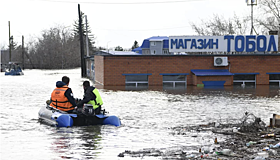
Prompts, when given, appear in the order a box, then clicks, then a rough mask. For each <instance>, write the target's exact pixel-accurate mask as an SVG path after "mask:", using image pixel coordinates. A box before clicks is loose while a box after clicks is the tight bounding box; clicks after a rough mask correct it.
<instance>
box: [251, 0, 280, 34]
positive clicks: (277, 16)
mask: <svg viewBox="0 0 280 160" xmlns="http://www.w3.org/2000/svg"><path fill="white" fill-rule="evenodd" d="M255 21H256V23H257V24H256V25H257V27H258V28H259V29H260V30H261V32H262V33H264V34H267V32H268V31H270V30H279V29H280V0H259V1H258V10H257V18H256V19H255Z"/></svg>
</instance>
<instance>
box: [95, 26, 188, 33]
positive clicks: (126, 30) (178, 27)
mask: <svg viewBox="0 0 280 160" xmlns="http://www.w3.org/2000/svg"><path fill="white" fill-rule="evenodd" d="M186 27H191V26H181V27H172V28H157V29H156V28H154V29H140V30H118V29H106V28H93V29H99V30H108V31H132V32H134V31H154V30H168V29H177V28H186Z"/></svg>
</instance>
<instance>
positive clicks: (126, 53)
mask: <svg viewBox="0 0 280 160" xmlns="http://www.w3.org/2000/svg"><path fill="white" fill-rule="evenodd" d="M102 51H103V52H107V53H109V54H111V55H141V54H139V53H136V52H132V51H113V50H108V51H107V50H102Z"/></svg>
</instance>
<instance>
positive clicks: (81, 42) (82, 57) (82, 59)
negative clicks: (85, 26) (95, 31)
mask: <svg viewBox="0 0 280 160" xmlns="http://www.w3.org/2000/svg"><path fill="white" fill-rule="evenodd" d="M78 12H79V13H78V14H79V33H80V48H81V70H82V77H86V74H85V68H86V67H85V57H84V56H85V53H84V40H83V39H84V37H83V31H82V17H81V11H80V4H78Z"/></svg>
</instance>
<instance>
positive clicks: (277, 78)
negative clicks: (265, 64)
mask: <svg viewBox="0 0 280 160" xmlns="http://www.w3.org/2000/svg"><path fill="white" fill-rule="evenodd" d="M266 74H269V85H275V86H276V85H278V86H279V87H280V73H266Z"/></svg>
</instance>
